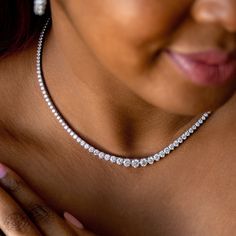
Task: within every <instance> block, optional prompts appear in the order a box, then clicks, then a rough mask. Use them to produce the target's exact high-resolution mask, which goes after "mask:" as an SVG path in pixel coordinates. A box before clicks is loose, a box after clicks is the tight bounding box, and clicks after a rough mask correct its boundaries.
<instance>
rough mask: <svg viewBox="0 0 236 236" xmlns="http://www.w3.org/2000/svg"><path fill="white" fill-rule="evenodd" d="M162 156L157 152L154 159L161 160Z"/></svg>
mask: <svg viewBox="0 0 236 236" xmlns="http://www.w3.org/2000/svg"><path fill="white" fill-rule="evenodd" d="M160 158H161V156H160V155H159V154H158V153H156V154H155V155H154V160H155V161H159V160H160Z"/></svg>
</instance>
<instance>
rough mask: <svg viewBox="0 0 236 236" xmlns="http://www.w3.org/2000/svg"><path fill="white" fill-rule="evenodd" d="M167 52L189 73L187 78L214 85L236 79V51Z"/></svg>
mask: <svg viewBox="0 0 236 236" xmlns="http://www.w3.org/2000/svg"><path fill="white" fill-rule="evenodd" d="M167 54H168V55H169V56H170V57H171V59H172V60H173V61H174V62H175V64H176V65H177V66H178V67H179V68H180V69H181V70H182V71H183V72H184V73H185V74H186V75H187V76H186V78H187V79H188V80H190V81H192V82H194V83H196V84H199V85H205V86H209V85H212V86H213V85H221V84H224V83H226V82H228V81H230V80H232V79H236V51H234V52H231V53H227V52H224V51H207V52H199V53H190V54H185V53H179V52H174V51H171V50H168V51H167Z"/></svg>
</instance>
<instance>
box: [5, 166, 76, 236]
mask: <svg viewBox="0 0 236 236" xmlns="http://www.w3.org/2000/svg"><path fill="white" fill-rule="evenodd" d="M4 171H5V174H1V172H4ZM1 175H2V178H0V183H1V186H2V187H3V188H4V189H5V190H6V191H7V192H8V193H9V194H10V195H11V196H12V198H14V199H15V201H16V202H17V203H18V204H19V205H20V206H21V207H22V208H23V210H24V211H25V212H26V214H27V215H28V217H29V219H31V221H32V222H33V223H34V224H35V225H36V226H37V228H38V229H39V231H40V232H41V233H42V234H43V235H50V236H51V235H73V234H71V232H73V230H72V229H71V228H70V226H69V225H68V224H67V223H66V222H65V220H64V219H63V218H62V217H60V216H59V215H58V214H57V213H56V212H54V211H53V210H52V209H51V208H50V207H49V206H47V204H46V203H45V202H44V201H43V200H42V199H41V198H40V197H39V196H37V194H36V193H35V192H33V191H32V190H31V189H30V188H29V186H28V185H27V184H26V183H25V182H24V181H23V179H22V178H21V177H19V176H18V175H17V174H16V173H15V172H14V171H13V170H11V169H10V168H8V167H7V166H5V165H2V164H1V163H0V177H1ZM1 192H3V191H1ZM3 195H4V194H3ZM8 200H9V199H8ZM9 201H10V200H9ZM11 201H13V200H11ZM3 205H6V204H3ZM2 207H4V206H2Z"/></svg>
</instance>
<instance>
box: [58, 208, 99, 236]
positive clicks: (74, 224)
mask: <svg viewBox="0 0 236 236" xmlns="http://www.w3.org/2000/svg"><path fill="white" fill-rule="evenodd" d="M63 216H64V218H65V220H66V221H67V222H68V223H69V225H70V226H71V228H73V230H74V231H75V232H76V233H78V235H81V236H95V234H92V233H91V232H89V231H87V230H85V228H84V226H83V224H82V223H81V222H80V221H79V220H78V219H76V218H75V217H74V216H73V215H71V214H70V213H69V212H66V211H65V212H64V213H63Z"/></svg>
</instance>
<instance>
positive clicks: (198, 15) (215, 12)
mask: <svg viewBox="0 0 236 236" xmlns="http://www.w3.org/2000/svg"><path fill="white" fill-rule="evenodd" d="M230 3H231V1H230V0H224V1H219V0H209V1H207V0H204V1H203V0H199V1H196V3H195V4H194V5H193V7H192V11H191V13H192V16H193V18H194V19H195V20H196V21H197V22H200V23H213V24H219V25H220V26H221V27H223V28H225V29H226V30H227V31H230V32H234V31H236V17H235V13H236V12H235V11H236V4H233V5H232V4H230Z"/></svg>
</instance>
